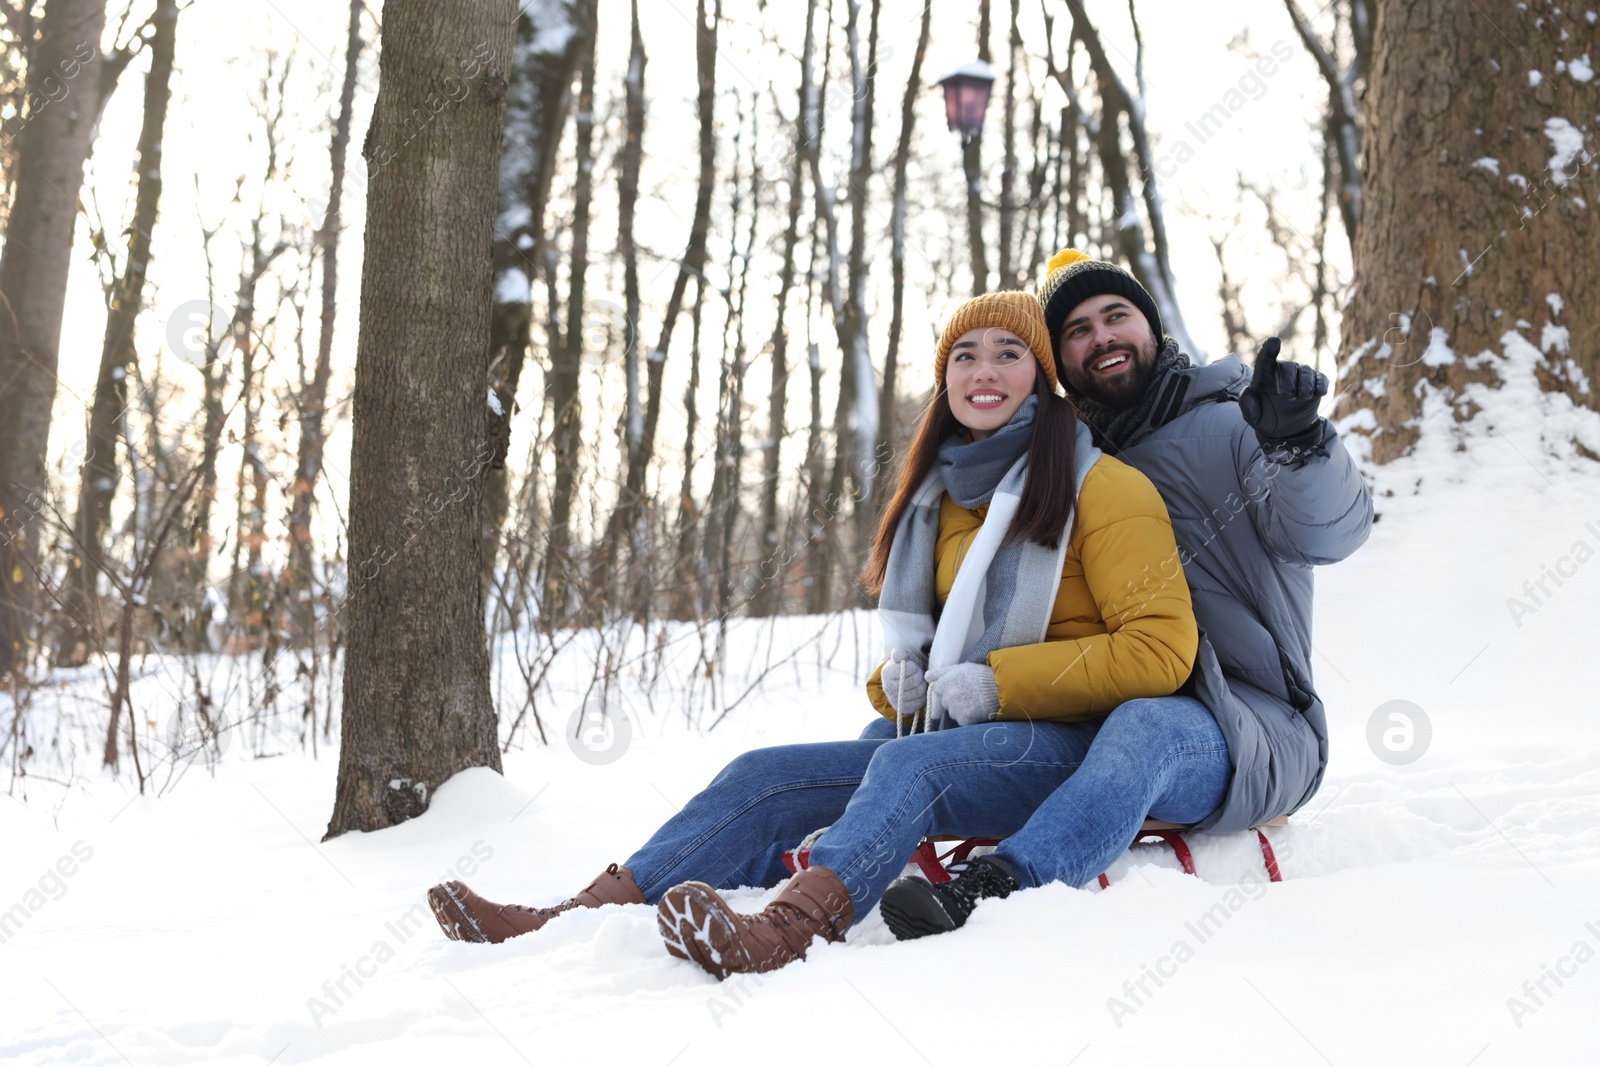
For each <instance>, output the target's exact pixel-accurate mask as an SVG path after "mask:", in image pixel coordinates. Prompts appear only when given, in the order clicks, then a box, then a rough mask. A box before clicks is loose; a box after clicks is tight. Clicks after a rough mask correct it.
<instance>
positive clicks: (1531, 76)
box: [1528, 70, 1544, 86]
mask: <svg viewBox="0 0 1600 1067" xmlns="http://www.w3.org/2000/svg"><path fill="white" fill-rule="evenodd" d="M1542 81H1544V75H1543V74H1540V73H1539V72H1538V71H1536V70H1530V71H1528V84H1529V85H1530V86H1536V85H1538V84H1539V83H1540V82H1542Z"/></svg>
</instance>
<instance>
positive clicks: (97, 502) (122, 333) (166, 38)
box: [57, 0, 178, 664]
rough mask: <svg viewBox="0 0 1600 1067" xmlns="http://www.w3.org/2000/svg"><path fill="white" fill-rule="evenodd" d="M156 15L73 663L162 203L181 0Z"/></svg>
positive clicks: (95, 422) (66, 631)
mask: <svg viewBox="0 0 1600 1067" xmlns="http://www.w3.org/2000/svg"><path fill="white" fill-rule="evenodd" d="M151 22H152V24H153V25H154V34H153V35H152V37H151V40H150V73H149V74H148V75H146V76H145V86H144V123H143V125H142V126H141V127H140V130H139V148H138V165H137V166H138V169H137V174H138V192H137V193H136V194H135V196H134V208H133V220H132V222H131V224H130V226H129V229H128V258H127V261H126V262H125V263H124V264H123V270H122V276H121V277H120V278H119V279H117V282H116V285H115V286H114V287H113V289H112V292H111V308H110V310H109V311H108V312H107V315H106V333H105V343H104V345H103V346H102V347H101V351H100V373H99V376H98V378H97V379H96V381H95V387H94V401H93V405H92V407H91V409H90V412H89V433H88V441H87V445H86V448H85V454H86V457H87V458H86V459H85V460H84V464H83V478H82V482H81V485H80V487H79V490H78V511H77V517H76V520H75V529H76V534H75V536H74V541H75V544H74V546H73V548H74V556H73V572H72V574H71V576H70V578H69V584H68V600H67V608H66V611H65V613H64V615H63V630H62V634H61V639H60V641H59V644H58V646H57V655H58V662H61V663H67V664H76V663H82V662H83V661H84V659H85V658H86V657H87V656H88V652H89V646H90V644H91V643H92V642H94V641H96V640H98V638H99V636H100V623H99V606H98V605H97V603H96V586H97V584H98V581H99V576H100V570H101V568H102V567H104V566H105V565H106V564H105V560H104V550H105V546H104V539H105V531H106V527H107V526H108V525H109V524H110V521H111V501H112V498H113V497H115V496H116V491H117V482H118V480H119V479H120V477H121V467H120V466H119V465H118V463H117V436H118V429H119V427H120V426H121V425H122V421H123V417H124V416H125V415H126V413H127V408H128V367H129V365H130V364H131V363H132V362H133V360H134V358H135V351H134V346H133V327H134V323H135V321H136V320H137V319H138V317H139V309H140V307H141V305H142V304H143V302H144V282H145V275H146V272H147V271H148V270H149V267H150V243H151V241H150V235H151V233H152V232H153V231H154V230H155V225H156V215H157V213H158V211H159V210H160V206H161V136H162V131H163V130H164V129H165V128H166V122H167V105H168V103H169V101H170V100H171V96H172V93H171V90H170V88H169V83H170V82H171V80H172V66H173V53H174V51H175V48H176V45H177V40H178V3H177V0H157V2H156V10H155V14H154V15H152V16H151Z"/></svg>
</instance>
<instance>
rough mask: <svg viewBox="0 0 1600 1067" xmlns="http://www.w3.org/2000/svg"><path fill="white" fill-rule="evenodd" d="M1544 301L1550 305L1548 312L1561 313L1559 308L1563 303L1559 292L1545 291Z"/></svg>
mask: <svg viewBox="0 0 1600 1067" xmlns="http://www.w3.org/2000/svg"><path fill="white" fill-rule="evenodd" d="M1544 302H1545V303H1546V304H1549V305H1550V314H1552V315H1559V314H1561V308H1562V307H1563V306H1564V305H1563V304H1562V302H1561V294H1560V293H1546V294H1545V296H1544Z"/></svg>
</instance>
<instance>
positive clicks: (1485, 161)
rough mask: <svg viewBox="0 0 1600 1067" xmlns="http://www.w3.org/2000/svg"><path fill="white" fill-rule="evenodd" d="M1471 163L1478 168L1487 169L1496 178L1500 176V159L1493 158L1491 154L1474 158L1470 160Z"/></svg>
mask: <svg viewBox="0 0 1600 1067" xmlns="http://www.w3.org/2000/svg"><path fill="white" fill-rule="evenodd" d="M1472 165H1473V166H1474V167H1475V168H1477V169H1478V170H1486V171H1488V172H1489V173H1490V174H1493V175H1494V176H1495V177H1496V178H1498V177H1499V176H1500V161H1499V160H1498V159H1495V158H1494V157H1493V156H1484V157H1483V158H1482V159H1475V160H1473V161H1472Z"/></svg>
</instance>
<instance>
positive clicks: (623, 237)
mask: <svg viewBox="0 0 1600 1067" xmlns="http://www.w3.org/2000/svg"><path fill="white" fill-rule="evenodd" d="M630 7H631V9H632V13H633V32H632V37H631V40H630V42H629V45H628V72H627V74H626V75H625V76H624V77H623V86H624V93H625V96H626V104H625V110H626V113H627V114H626V126H627V128H626V133H625V134H624V137H623V144H622V150H621V153H620V157H621V158H620V159H619V160H618V168H617V252H618V253H619V254H620V255H621V256H622V293H623V295H622V301H623V309H622V317H623V323H622V331H623V332H622V367H623V374H624V376H625V377H626V379H627V384H626V394H625V396H624V397H623V409H622V452H623V455H625V456H632V455H633V454H634V453H635V452H636V451H637V450H638V449H639V447H640V445H641V442H642V439H643V437H644V409H643V398H642V397H641V396H640V394H639V386H640V384H641V383H640V381H639V304H640V300H639V246H638V244H637V243H636V242H635V241H634V236H633V219H634V209H635V207H636V205H637V204H638V202H639V170H640V168H641V167H642V165H643V163H644V67H645V53H644V35H643V34H642V33H640V32H639V0H631V3H630ZM626 515H627V512H626V509H624V508H622V507H618V508H617V509H616V510H615V511H614V512H613V513H612V516H611V522H610V523H609V524H608V526H607V529H606V534H605V539H604V542H603V543H602V544H601V545H600V550H599V552H598V553H597V564H598V567H597V572H596V581H595V585H596V587H597V588H598V589H599V590H600V592H601V594H602V595H603V596H605V597H607V598H608V599H609V598H610V597H611V596H612V595H614V594H615V592H616V589H615V588H614V578H615V574H616V571H615V564H616V561H617V560H618V559H620V558H622V556H623V550H624V545H625V542H626V541H627V539H628V538H630V537H632V536H634V535H635V534H636V533H638V532H639V531H638V530H637V526H635V527H634V528H628V527H626V526H625V525H623V524H624V522H625V521H626ZM633 550H634V554H635V556H636V557H638V556H643V554H644V550H643V543H642V539H641V540H636V541H635V542H634V544H633ZM625 595H626V597H627V599H628V600H629V601H631V602H634V603H637V602H638V601H639V600H640V599H641V591H640V590H638V589H634V590H632V591H630V592H629V593H628V594H625Z"/></svg>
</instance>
